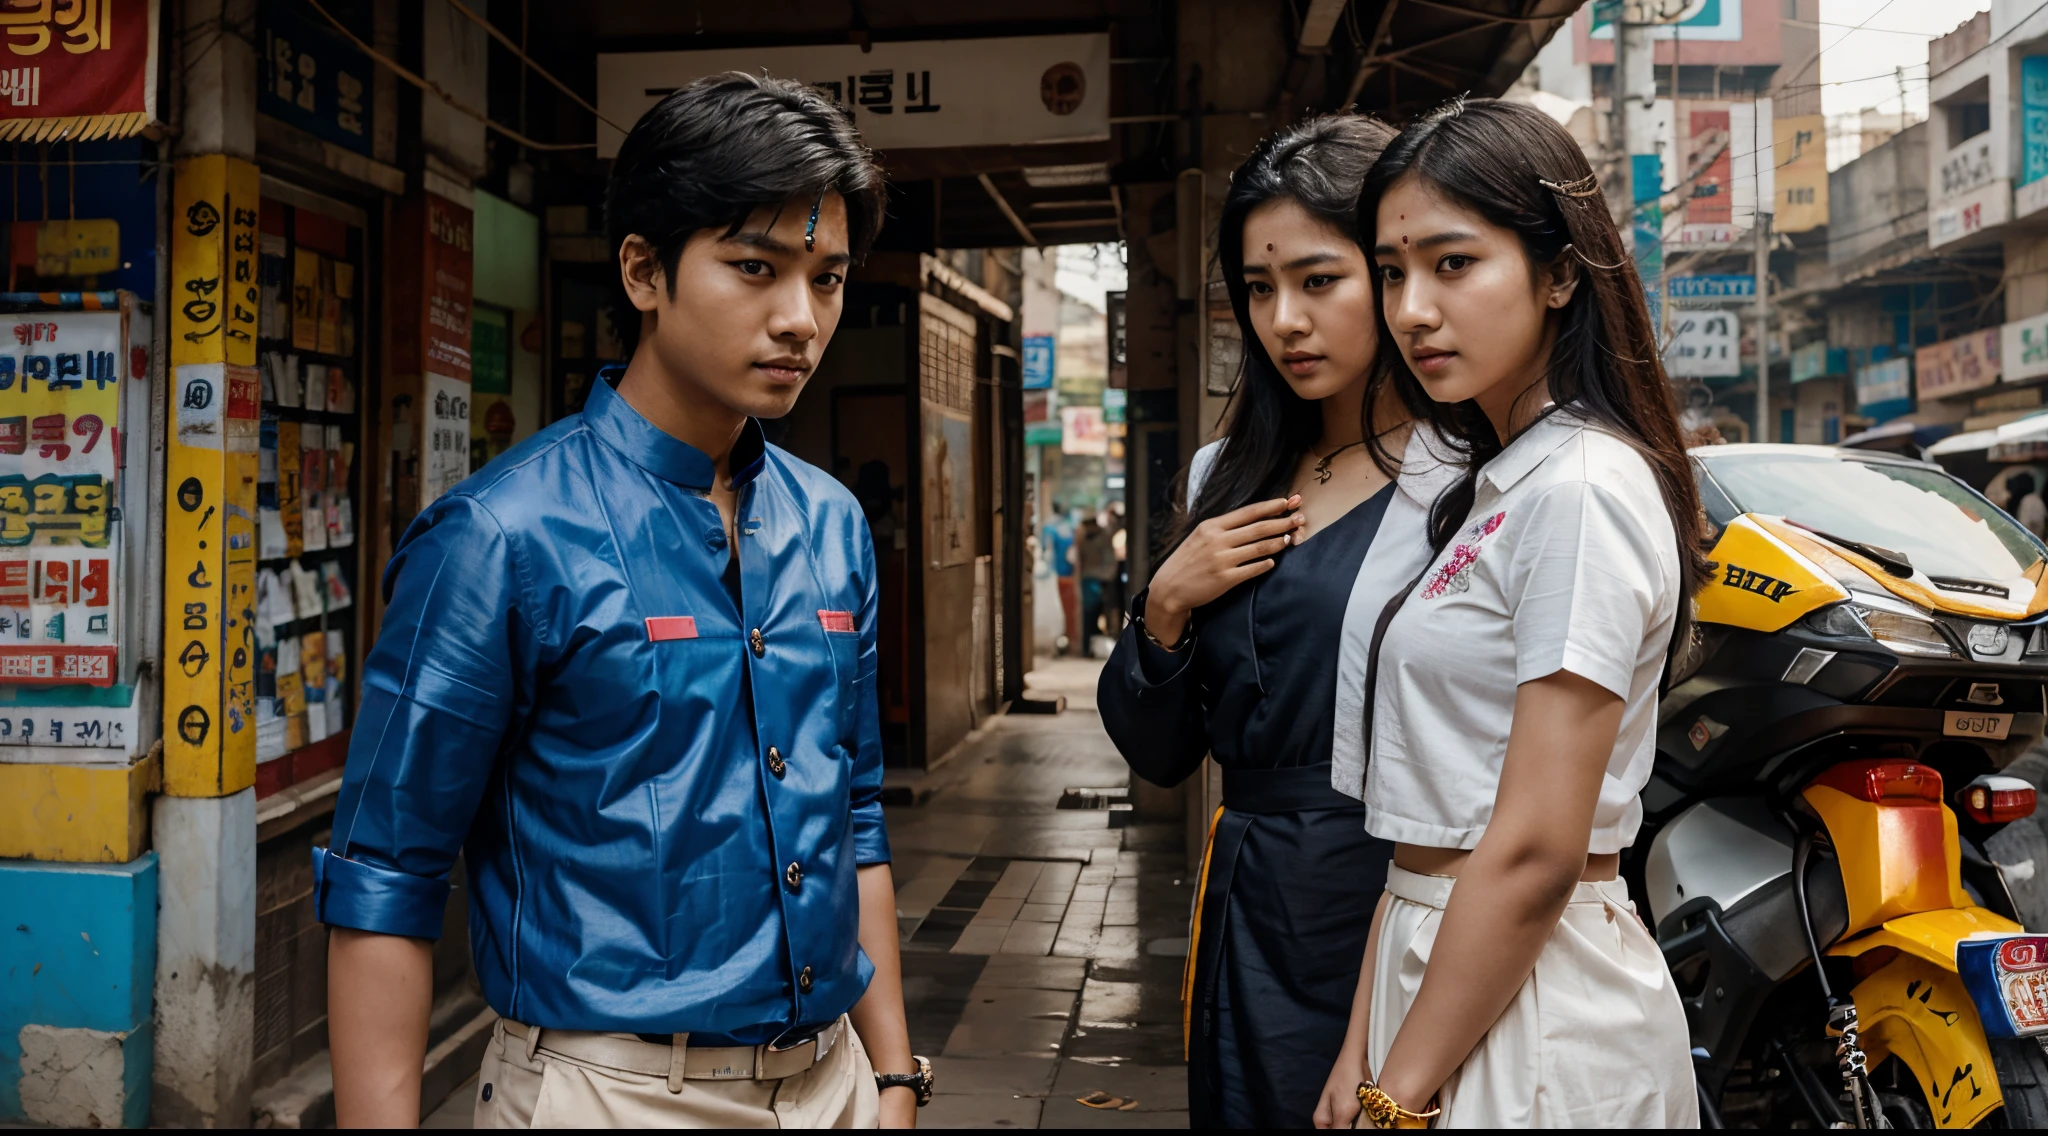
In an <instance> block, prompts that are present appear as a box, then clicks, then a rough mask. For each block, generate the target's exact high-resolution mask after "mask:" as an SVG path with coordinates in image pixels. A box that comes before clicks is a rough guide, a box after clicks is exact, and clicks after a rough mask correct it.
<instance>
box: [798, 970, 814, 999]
mask: <svg viewBox="0 0 2048 1136" xmlns="http://www.w3.org/2000/svg"><path fill="white" fill-rule="evenodd" d="M796 988H797V989H798V990H801V991H803V992H804V993H806V994H809V993H810V992H811V968H810V967H805V968H803V969H802V970H801V971H798V972H797V976H796Z"/></svg>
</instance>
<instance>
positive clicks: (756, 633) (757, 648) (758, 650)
mask: <svg viewBox="0 0 2048 1136" xmlns="http://www.w3.org/2000/svg"><path fill="white" fill-rule="evenodd" d="M748 638H749V639H751V640H752V641H753V644H754V657H755V658H757V659H758V658H760V657H761V656H763V655H766V654H767V653H768V644H767V643H766V642H764V641H762V639H761V629H760V628H758V627H756V628H754V630H753V633H752V634H750V635H749V636H748Z"/></svg>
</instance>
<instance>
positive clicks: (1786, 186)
mask: <svg viewBox="0 0 2048 1136" xmlns="http://www.w3.org/2000/svg"><path fill="white" fill-rule="evenodd" d="M1771 141H1772V142H1773V144H1774V145H1773V149H1774V151H1775V152H1776V154H1777V159H1778V172H1777V182H1778V215H1777V216H1776V217H1774V218H1772V222H1771V223H1772V227H1774V228H1776V229H1777V230H1778V231H1779V232H1781V233H1805V232H1811V231H1812V230H1814V229H1818V228H1820V227H1822V226H1823V225H1826V224H1827V223H1828V120H1827V118H1826V117H1825V116H1823V115H1818V114H1797V115H1792V116H1790V117H1787V118H1780V119H1774V120H1773V121H1772V123H1771Z"/></svg>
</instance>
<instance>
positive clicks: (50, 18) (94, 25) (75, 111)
mask: <svg viewBox="0 0 2048 1136" xmlns="http://www.w3.org/2000/svg"><path fill="white" fill-rule="evenodd" d="M157 39H158V37H157V3H156V0H70V2H68V3H52V2H51V0H38V2H34V3H29V2H23V0H8V2H7V3H6V4H5V5H4V8H0V43H5V44H6V45H7V50H5V51H4V52H0V142H40V141H45V140H50V139H55V138H69V139H73V140H87V139H93V138H126V137H129V136H131V135H133V134H135V133H137V132H139V131H140V130H141V129H142V128H143V127H145V126H147V125H149V124H150V123H151V122H153V121H155V120H156V86H157V81H156V52H157V48H156V45H157Z"/></svg>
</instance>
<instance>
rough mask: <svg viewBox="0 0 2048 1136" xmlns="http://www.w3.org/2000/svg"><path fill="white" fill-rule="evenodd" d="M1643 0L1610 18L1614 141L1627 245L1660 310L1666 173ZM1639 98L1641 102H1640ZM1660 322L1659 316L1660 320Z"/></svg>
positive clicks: (1626, 3)
mask: <svg viewBox="0 0 2048 1136" xmlns="http://www.w3.org/2000/svg"><path fill="white" fill-rule="evenodd" d="M1644 4H1645V0H1619V2H1617V3H1615V4H1614V5H1613V7H1612V8H1611V9H1610V11H1612V13H1613V19H1614V78H1615V89H1614V108H1615V111H1614V116H1615V121H1614V135H1615V136H1614V141H1615V142H1616V144H1618V145H1619V146H1620V147H1621V151H1622V179H1621V180H1622V186H1623V189H1622V195H1621V197H1622V201H1623V202H1624V203H1625V205H1624V216H1625V218H1626V230H1627V232H1628V234H1629V246H1630V248H1631V249H1632V250H1633V251H1634V254H1635V260H1636V268H1637V271H1638V272H1639V273H1640V274H1641V276H1642V278H1643V281H1644V283H1645V284H1654V285H1655V286H1656V289H1657V299H1656V303H1657V307H1658V311H1659V314H1660V316H1661V312H1662V307H1663V305H1664V303H1665V302H1666V300H1667V299H1668V297H1666V296H1665V295H1664V290H1663V278H1664V214H1663V210H1662V209H1661V208H1660V207H1659V206H1658V204H1657V199H1658V198H1659V197H1661V196H1662V195H1663V191H1664V173H1663V168H1662V160H1661V158H1660V157H1659V155H1658V152H1657V122H1656V119H1655V117H1654V116H1653V113H1652V112H1653V111H1654V110H1655V109H1656V105H1657V56H1656V45H1655V42H1654V41H1653V40H1652V39H1651V38H1650V33H1651V31H1652V29H1653V28H1654V26H1655V25H1653V24H1652V23H1650V21H1649V18H1648V17H1650V16H1651V15H1653V14H1654V13H1653V12H1651V11H1648V10H1646V9H1645V7H1644ZM1638 104H1639V105H1638ZM1659 322H1660V323H1661V322H1662V321H1661V318H1660V320H1659Z"/></svg>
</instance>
